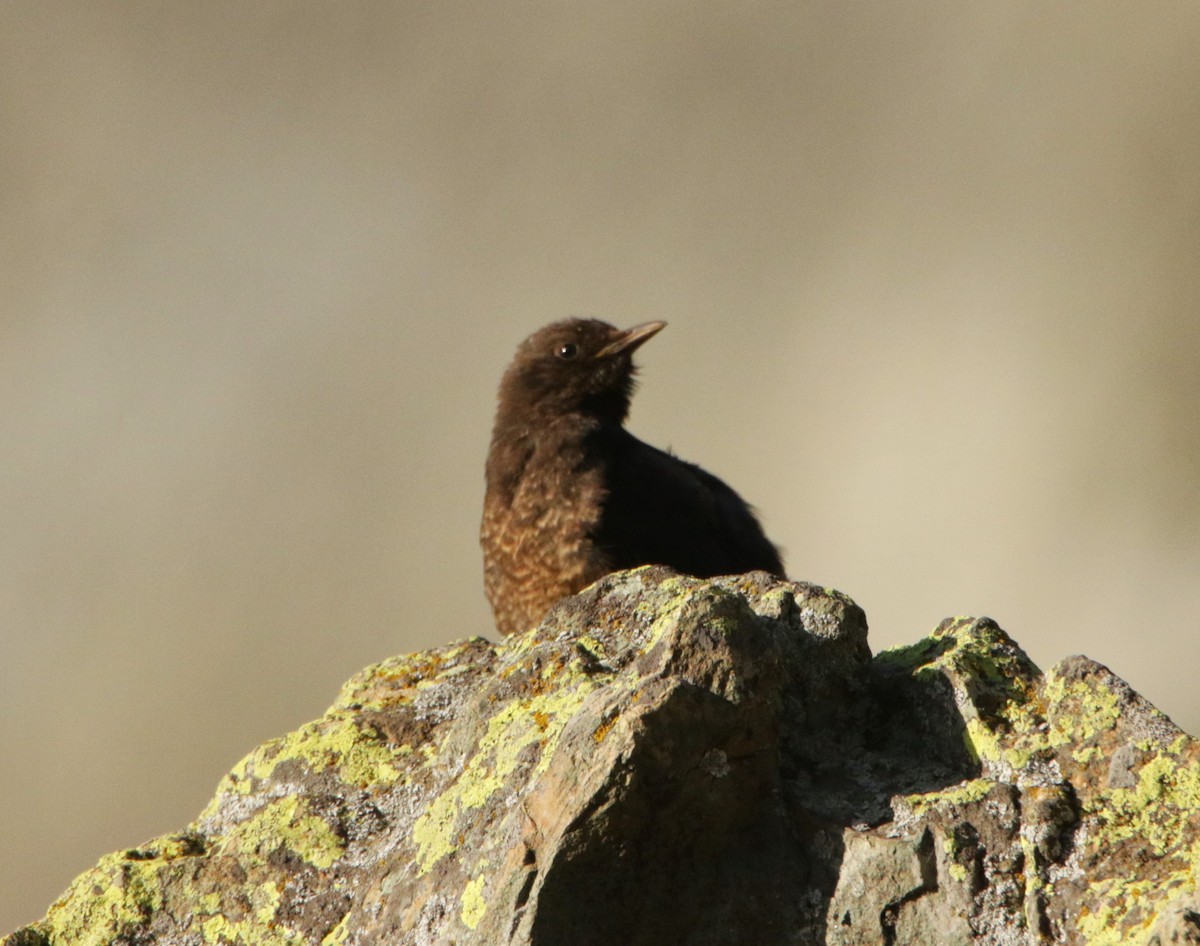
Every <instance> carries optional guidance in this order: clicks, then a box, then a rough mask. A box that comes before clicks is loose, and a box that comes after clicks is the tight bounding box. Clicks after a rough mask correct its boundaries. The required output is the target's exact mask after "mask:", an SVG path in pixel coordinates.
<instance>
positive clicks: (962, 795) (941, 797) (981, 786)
mask: <svg viewBox="0 0 1200 946" xmlns="http://www.w3.org/2000/svg"><path fill="white" fill-rule="evenodd" d="M993 785H995V783H994V782H993V781H991V779H986V778H973V779H968V780H967V781H965V782H960V783H959V784H957V785H952V786H951V787H949V788H944V789H942V790H941V791H936V792H923V793H921V794H919V795H905V796H903V799H902V800H903V802H904V804H905V805H907V806H908V808H909V810H910V811H911V812H912V813H913V815H915V816H916V817H921V816H923V815H925V814H927V813H928V812H929V811H931V810H933V809H935V808H943V807H948V806H950V805H969V804H970V803H971V802H976V801H979V800H980V799H982V798H984V797H985V796H986V795H987V793H988V792H990V791H991V790H992V786H993Z"/></svg>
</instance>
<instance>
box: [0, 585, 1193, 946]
mask: <svg viewBox="0 0 1200 946" xmlns="http://www.w3.org/2000/svg"><path fill="white" fill-rule="evenodd" d="M1196 754H1197V749H1196V746H1195V743H1194V742H1193V740H1191V739H1190V738H1188V737H1187V736H1185V735H1184V734H1183V733H1181V732H1179V730H1178V729H1176V728H1175V727H1174V726H1173V725H1172V724H1171V723H1170V721H1169V720H1167V719H1166V718H1165V717H1163V716H1162V715H1161V714H1159V713H1157V712H1156V711H1155V710H1154V709H1153V708H1151V707H1150V706H1148V705H1147V704H1146V703H1145V702H1144V701H1143V700H1141V699H1140V698H1139V697H1138V696H1137V695H1136V694H1134V693H1132V692H1131V691H1130V690H1129V688H1128V687H1127V686H1125V684H1123V683H1122V682H1121V681H1120V680H1118V679H1117V678H1116V677H1114V676H1113V675H1112V674H1110V673H1109V672H1108V671H1107V670H1105V669H1104V668H1103V667H1100V666H1098V665H1096V664H1094V663H1091V662H1090V661H1087V660H1085V659H1084V658H1073V659H1071V660H1069V661H1066V662H1064V664H1062V665H1061V666H1059V667H1057V668H1055V669H1054V670H1052V671H1050V672H1049V673H1048V674H1046V675H1044V676H1043V675H1042V674H1041V673H1040V672H1039V671H1038V670H1037V668H1036V667H1034V666H1033V664H1032V663H1031V662H1030V661H1029V659H1028V658H1027V657H1026V656H1025V655H1024V654H1023V653H1022V652H1021V651H1020V649H1019V648H1017V647H1016V645H1014V644H1013V643H1012V641H1010V640H1009V639H1008V638H1007V637H1006V636H1005V635H1004V633H1003V632H1002V631H1001V630H999V628H997V627H996V626H995V625H994V624H993V623H991V622H990V621H987V620H980V621H973V620H968V619H959V620H955V621H948V622H945V623H944V624H943V625H942V626H941V627H939V628H938V629H937V630H936V631H935V632H934V634H933V635H932V636H931V637H929V638H927V639H926V640H924V641H922V642H920V643H918V644H916V645H914V646H912V647H907V648H901V649H897V650H893V651H889V652H885V653H883V654H881V655H879V656H878V657H876V658H875V659H874V661H872V660H871V657H870V654H869V652H868V649H867V646H866V623H865V620H864V618H863V615H862V612H861V611H860V610H859V609H858V608H857V607H856V606H855V605H854V604H853V602H851V601H850V600H849V599H847V598H845V597H844V596H842V595H839V594H837V593H836V592H831V591H827V590H823V589H819V588H815V587H812V586H809V585H804V584H793V583H788V582H779V581H776V580H774V579H771V578H768V577H767V576H765V575H760V574H752V575H748V576H742V577H735V578H723V579H716V580H712V581H701V580H698V579H692V578H686V577H682V576H679V575H675V574H674V573H672V572H669V571H667V570H665V569H659V568H644V569H639V570H637V571H634V572H627V573H618V574H615V575H611V576H609V577H608V578H605V579H604V580H602V581H600V582H598V583H597V584H596V585H594V586H593V587H592V588H590V589H588V590H587V591H585V592H583V593H582V594H581V595H578V596H576V597H575V598H570V599H567V600H566V601H564V602H563V603H562V604H560V605H559V606H558V607H557V608H555V609H554V610H553V611H552V612H551V613H550V615H549V616H548V617H547V619H546V620H545V621H544V622H543V624H542V626H541V627H539V628H537V629H535V630H532V631H530V632H529V633H527V634H525V635H521V636H517V637H514V638H509V639H507V640H505V641H503V642H502V643H499V644H492V643H489V642H487V641H484V640H481V639H475V640H471V641H468V642H465V643H461V644H457V645H454V646H451V647H446V648H442V649H439V650H434V651H430V652H427V653H423V654H415V655H410V656H408V657H403V658H396V659H393V660H389V661H385V662H384V663H382V664H379V665H376V666H374V667H371V668H368V669H367V670H365V671H363V672H362V673H360V674H359V675H357V676H356V677H354V678H353V679H352V680H351V681H350V682H349V683H348V684H347V685H346V686H345V688H344V689H343V691H342V693H341V695H340V696H339V698H338V700H337V701H336V702H335V703H334V705H333V706H332V707H331V708H330V710H329V712H327V713H326V714H325V716H323V717H322V718H321V719H319V720H317V721H315V722H313V723H311V724H309V725H308V726H305V727H303V728H301V729H300V730H298V731H296V732H294V733H292V734H290V735H288V736H286V737H283V738H281V739H278V740H274V741H272V742H269V743H266V744H265V745H263V746H261V747H260V748H258V749H257V750H255V751H254V752H253V753H251V754H250V755H249V756H248V757H247V758H246V759H245V760H243V761H242V762H241V763H240V764H239V765H238V766H237V767H236V768H235V769H234V771H233V772H231V773H230V774H229V775H228V776H227V777H226V778H225V779H224V780H223V781H222V783H221V785H220V786H219V788H218V790H217V795H216V797H215V798H214V799H213V801H212V803H211V804H210V805H209V807H208V808H207V809H206V810H205V811H204V812H203V813H202V814H201V816H200V817H199V818H198V819H197V821H196V822H195V823H193V824H192V825H191V826H189V828H188V829H187V830H185V831H184V832H182V833H181V834H178V835H172V836H169V837H165V838H160V839H158V840H156V841H153V842H150V843H148V844H146V845H144V846H143V847H142V848H139V849H136V850H130V851H124V852H120V853H117V854H113V855H109V856H108V857H106V858H104V859H102V860H101V862H100V863H99V864H98V865H97V866H96V867H95V868H93V869H92V870H90V871H88V872H87V873H85V874H83V875H82V876H80V877H79V878H78V879H77V880H76V881H75V883H74V884H73V885H72V887H71V888H70V889H69V890H68V891H67V893H66V894H64V896H63V897H62V898H61V899H60V900H59V901H58V902H57V903H55V904H54V905H53V906H52V907H51V908H50V911H49V913H48V914H47V916H46V918H45V919H44V920H42V921H40V922H38V923H36V924H33V925H32V926H30V927H27V928H25V929H23V930H20V931H18V932H16V933H14V934H12V935H11V936H9V937H7V938H5V939H4V940H3V941H2V946H66V944H72V946H74V944H95V946H100V944H130V946H135V944H137V946H141V944H179V946H200V944H205V943H212V944H217V943H228V944H246V946H251V944H308V946H317V944H321V946H351V944H363V946H367V944H372V946H373V944H388V946H392V944H397V946H400V944H414V946H415V944H421V946H425V944H428V946H434V944H447V946H448V944H461V946H466V944H480V946H498V944H508V943H512V944H541V946H559V944H562V946H566V944H571V946H590V944H611V943H630V944H689V946H691V944H694V946H710V944H711V946H717V944H743V943H756V944H779V946H783V944H789V946H790V944H795V946H801V944H826V946H837V944H897V946H899V944H918V943H919V944H924V946H931V944H957V943H963V944H966V943H994V944H997V946H1000V944H1030V946H1033V944H1042V943H1069V944H1084V943H1091V944H1107V943H1113V944H1115V943H1147V944H1150V943H1159V944H1167V943H1174V942H1180V943H1183V942H1194V941H1196V940H1195V934H1196V931H1197V922H1198V920H1200V914H1198V913H1197V912H1196V907H1197V900H1196V886H1195V871H1196V863H1197V856H1198V855H1200V847H1198V845H1200V824H1198V823H1197V822H1198V819H1200V761H1198V760H1197V758H1196Z"/></svg>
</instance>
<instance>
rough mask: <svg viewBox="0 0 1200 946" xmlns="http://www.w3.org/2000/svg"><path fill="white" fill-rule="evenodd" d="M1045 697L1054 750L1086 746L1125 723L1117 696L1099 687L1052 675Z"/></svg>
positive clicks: (1092, 683)
mask: <svg viewBox="0 0 1200 946" xmlns="http://www.w3.org/2000/svg"><path fill="white" fill-rule="evenodd" d="M1042 694H1043V698H1044V699H1045V701H1046V705H1047V709H1048V713H1049V715H1050V716H1051V719H1050V731H1049V733H1048V734H1047V737H1046V738H1047V741H1048V743H1049V744H1050V745H1051V746H1063V745H1082V744H1084V743H1087V742H1089V741H1091V740H1094V739H1095V738H1096V737H1097V736H1098V735H1100V734H1101V733H1103V732H1107V731H1109V730H1111V729H1113V728H1115V727H1116V725H1117V723H1118V722H1119V721H1120V719H1121V707H1120V705H1119V703H1118V699H1117V694H1116V693H1115V692H1114V691H1113V690H1112V689H1111V688H1110V687H1107V686H1104V685H1102V684H1099V683H1095V682H1091V681H1088V680H1072V681H1070V682H1068V681H1067V680H1064V679H1063V678H1062V677H1061V676H1059V675H1058V674H1056V673H1053V672H1051V673H1049V674H1048V675H1047V676H1046V682H1045V685H1044V687H1043V689H1042ZM1055 707H1062V708H1063V709H1064V712H1059V713H1055V712H1053V709H1054V708H1055ZM1077 761H1081V760H1077Z"/></svg>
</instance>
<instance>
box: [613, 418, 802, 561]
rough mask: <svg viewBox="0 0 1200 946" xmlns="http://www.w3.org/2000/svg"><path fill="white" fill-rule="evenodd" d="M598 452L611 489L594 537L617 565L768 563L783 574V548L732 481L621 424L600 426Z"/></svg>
mask: <svg viewBox="0 0 1200 946" xmlns="http://www.w3.org/2000/svg"><path fill="white" fill-rule="evenodd" d="M594 443H595V446H596V450H595V453H594V454H593V456H595V457H598V458H600V462H602V463H603V465H604V467H605V477H604V478H605V483H606V486H607V487H608V496H607V497H606V499H605V503H604V514H603V516H602V518H601V522H600V526H599V529H598V531H597V534H596V536H595V540H596V542H597V544H598V545H599V546H600V547H601V549H602V550H603V551H604V552H605V554H606V555H607V557H608V558H609V559H610V560H611V562H612V567H613V568H631V567H634V566H636V565H646V564H659V565H670V566H671V567H672V568H675V569H677V570H678V571H681V572H684V573H686V574H689V575H696V576H699V577H709V576H712V575H727V574H740V573H742V572H747V571H751V570H754V569H762V570H764V571H768V572H771V573H772V574H775V575H779V576H781V577H782V576H783V563H782V561H781V560H780V557H779V551H778V549H776V548H775V546H774V545H772V544H771V542H770V541H769V540H768V539H767V537H766V536H765V535H764V534H763V530H762V527H761V526H760V525H759V524H758V520H757V519H756V518H755V516H754V512H753V510H752V509H751V508H750V507H749V506H748V505H747V504H746V503H745V502H744V501H743V500H742V498H741V497H740V496H738V494H737V493H735V492H734V491H733V490H732V489H731V488H730V487H729V486H727V485H726V484H725V483H724V482H722V481H721V480H719V479H718V478H717V477H715V476H713V475H712V474H711V473H708V472H706V471H705V470H702V469H701V468H700V467H698V466H696V465H694V464H692V463H687V462H686V461H684V460H680V459H679V458H678V457H675V456H672V455H671V454H669V453H666V452H664V451H662V450H659V449H657V448H655V447H652V446H650V445H649V444H645V443H642V442H641V441H640V440H638V439H637V438H636V437H634V436H633V435H632V434H630V433H629V432H627V431H626V430H624V429H623V428H617V429H612V428H610V429H607V430H604V431H601V432H598V433H597V435H596V436H595V438H594Z"/></svg>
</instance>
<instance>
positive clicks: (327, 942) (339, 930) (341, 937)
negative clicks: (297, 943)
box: [321, 913, 350, 946]
mask: <svg viewBox="0 0 1200 946" xmlns="http://www.w3.org/2000/svg"><path fill="white" fill-rule="evenodd" d="M349 919H350V914H349V913H347V914H346V915H345V916H344V917H342V918H341V919H340V920H338V922H337V925H336V926H334V928H333V929H331V930H330V931H329V932H328V933H326V934H325V938H324V939H322V940H321V946H344V944H345V942H346V937H347V936H349V934H350V924H349V922H348V921H349Z"/></svg>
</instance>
